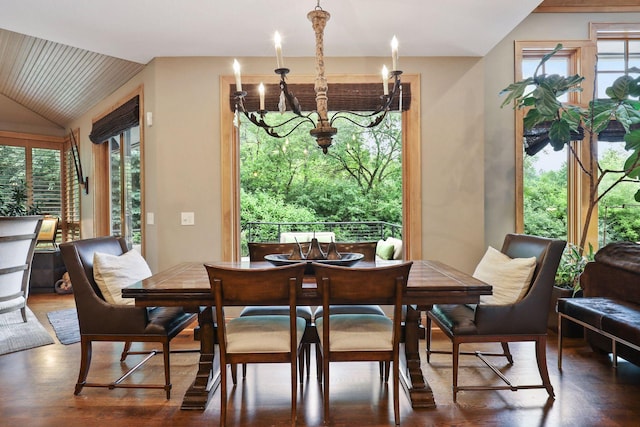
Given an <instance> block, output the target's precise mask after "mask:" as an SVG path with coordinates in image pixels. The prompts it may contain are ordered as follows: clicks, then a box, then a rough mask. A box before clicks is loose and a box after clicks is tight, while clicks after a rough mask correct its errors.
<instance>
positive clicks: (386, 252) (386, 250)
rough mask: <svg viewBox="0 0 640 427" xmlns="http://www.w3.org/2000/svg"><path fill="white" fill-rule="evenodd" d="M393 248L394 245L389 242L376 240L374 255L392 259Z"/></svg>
mask: <svg viewBox="0 0 640 427" xmlns="http://www.w3.org/2000/svg"><path fill="white" fill-rule="evenodd" d="M393 249H394V247H393V245H392V244H391V243H387V242H385V241H384V240H378V245H377V246H376V255H377V256H379V257H380V258H381V259H393Z"/></svg>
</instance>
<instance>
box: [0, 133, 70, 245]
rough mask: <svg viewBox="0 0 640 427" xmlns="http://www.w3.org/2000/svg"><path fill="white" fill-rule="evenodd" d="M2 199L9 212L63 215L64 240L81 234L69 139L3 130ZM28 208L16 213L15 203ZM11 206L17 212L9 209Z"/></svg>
mask: <svg viewBox="0 0 640 427" xmlns="http://www.w3.org/2000/svg"><path fill="white" fill-rule="evenodd" d="M0 198H1V199H2V207H3V210H5V213H9V214H16V213H18V214H27V213H29V210H28V209H32V211H31V212H34V211H35V213H38V214H41V215H51V216H55V217H58V218H60V231H61V233H62V235H61V240H62V241H67V240H73V239H77V238H79V237H80V191H79V185H78V181H77V175H76V170H75V166H74V162H73V158H72V153H71V144H70V142H69V141H68V140H66V139H65V138H55V137H46V136H38V135H25V134H13V133H10V132H3V133H2V138H0ZM16 201H19V202H21V204H22V205H23V208H24V209H25V210H24V211H22V212H16V211H15V207H12V203H14V202H16ZM7 209H9V210H13V212H6V211H7Z"/></svg>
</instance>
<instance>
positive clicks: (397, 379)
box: [393, 360, 400, 426]
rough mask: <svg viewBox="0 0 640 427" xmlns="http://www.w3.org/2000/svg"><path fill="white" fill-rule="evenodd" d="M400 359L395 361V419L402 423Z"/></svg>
mask: <svg viewBox="0 0 640 427" xmlns="http://www.w3.org/2000/svg"><path fill="white" fill-rule="evenodd" d="M398 365H399V363H398V360H394V361H393V419H394V421H395V422H396V425H397V426H399V425H400V367H399V366H398Z"/></svg>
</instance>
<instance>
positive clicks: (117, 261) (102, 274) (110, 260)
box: [93, 250, 151, 305]
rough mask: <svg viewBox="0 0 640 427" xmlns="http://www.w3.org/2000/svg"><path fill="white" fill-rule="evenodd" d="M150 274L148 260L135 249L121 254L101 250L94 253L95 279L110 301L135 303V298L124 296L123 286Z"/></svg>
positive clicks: (125, 303) (112, 302)
mask: <svg viewBox="0 0 640 427" xmlns="http://www.w3.org/2000/svg"><path fill="white" fill-rule="evenodd" d="M149 276H151V270H150V269H149V266H148V265H147V262H146V261H145V260H144V258H143V257H142V255H140V254H139V253H138V252H137V251H135V250H131V251H129V252H125V253H124V254H122V255H119V256H118V255H111V254H105V253H101V252H96V253H94V254H93V279H94V280H95V281H96V284H97V285H98V288H99V289H100V291H101V292H102V296H103V297H104V299H105V301H107V302H108V303H111V304H119V305H133V304H134V303H135V300H134V299H133V298H122V288H125V287H127V286H130V285H133V284H134V283H136V282H138V281H140V280H142V279H146V278H147V277H149Z"/></svg>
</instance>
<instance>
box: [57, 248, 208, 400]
mask: <svg viewBox="0 0 640 427" xmlns="http://www.w3.org/2000/svg"><path fill="white" fill-rule="evenodd" d="M60 251H61V252H62V258H63V260H64V263H65V265H66V267H67V271H68V272H69V277H70V278H71V282H72V283H73V295H74V298H75V301H76V308H77V311H78V323H79V325H80V342H81V352H82V357H81V362H80V372H79V374H78V382H77V383H76V387H75V394H76V395H77V394H79V393H80V391H81V390H82V388H83V387H85V386H86V387H107V388H109V389H113V388H117V387H121V388H162V389H164V390H165V391H166V394H167V399H169V398H170V396H171V394H170V393H171V375H170V365H169V350H170V349H169V342H170V341H171V339H172V338H174V337H175V336H176V335H178V334H179V333H180V332H181V331H182V330H183V329H184V328H185V327H186V326H187V325H189V324H190V323H191V322H192V321H193V320H194V319H195V316H196V315H195V314H193V313H186V312H185V311H184V310H183V309H182V308H180V307H155V308H150V309H147V308H145V307H135V306H133V305H115V304H110V303H107V302H106V301H105V300H104V298H103V296H102V293H101V292H100V289H99V288H98V285H97V284H96V282H95V280H94V278H93V255H94V253H95V252H101V253H107V254H111V255H121V254H123V253H125V252H127V251H128V249H127V245H126V242H125V241H124V239H122V238H117V237H97V238H93V239H85V240H77V241H73V242H66V243H62V244H60ZM94 341H122V342H124V343H125V345H124V350H123V351H122V355H121V358H120V361H121V362H124V360H125V359H126V358H127V356H128V355H129V354H148V356H147V357H146V358H145V359H144V360H143V361H142V362H140V363H138V364H137V365H135V366H134V367H133V368H132V369H130V370H129V371H128V372H126V373H125V374H124V375H123V376H121V377H120V378H118V379H117V380H116V381H113V382H111V383H107V384H98V383H90V382H87V381H86V380H87V375H88V373H89V366H90V365H91V350H92V343H93V342H94ZM132 342H159V343H162V348H163V349H162V353H163V355H164V374H165V383H164V384H162V385H144V384H140V385H136V384H123V383H122V381H123V380H124V379H126V378H127V377H128V376H129V375H130V374H131V373H132V372H133V371H134V370H135V369H137V368H138V367H140V366H141V365H142V364H143V363H145V362H146V361H148V360H149V359H150V358H151V357H152V356H153V355H155V354H157V353H160V352H159V351H157V350H152V351H151V352H132V351H130V347H131V343H132Z"/></svg>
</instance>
